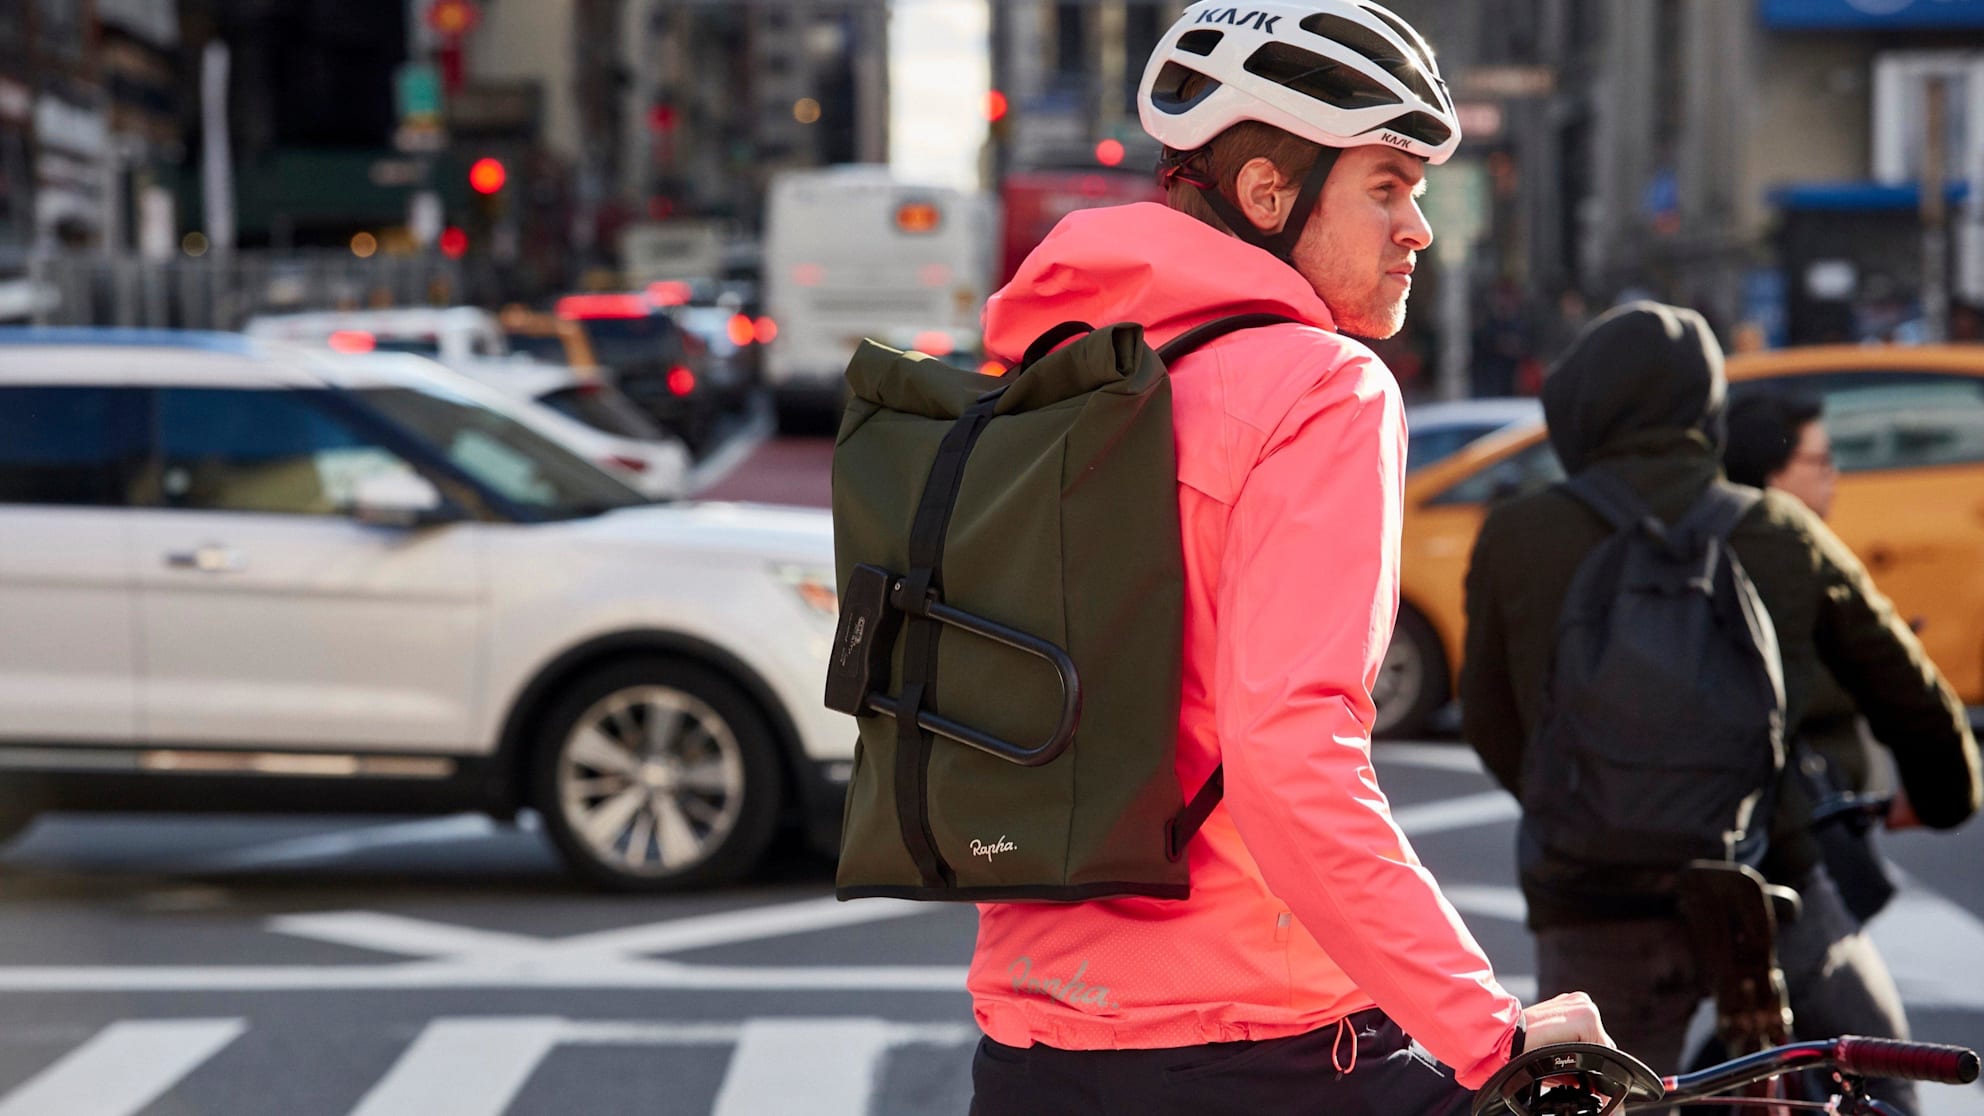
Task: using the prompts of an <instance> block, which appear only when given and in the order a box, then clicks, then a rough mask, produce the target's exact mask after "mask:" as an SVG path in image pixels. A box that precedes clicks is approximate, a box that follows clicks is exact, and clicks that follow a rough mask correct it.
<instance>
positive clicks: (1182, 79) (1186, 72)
mask: <svg viewBox="0 0 1984 1116" xmlns="http://www.w3.org/2000/svg"><path fill="white" fill-rule="evenodd" d="M1219 85H1220V83H1219V79H1217V78H1214V77H1210V76H1208V75H1206V74H1202V73H1200V72H1199V71H1197V70H1194V69H1192V68H1191V67H1190V66H1186V65H1184V64H1182V63H1179V62H1166V63H1165V64H1164V67H1163V68H1162V69H1160V70H1158V72H1157V77H1156V79H1155V80H1154V81H1152V82H1151V89H1150V103H1151V105H1152V106H1153V107H1155V108H1156V109H1157V110H1158V111H1160V112H1168V113H1171V114H1173V115H1177V114H1179V113H1183V112H1189V111H1190V110H1191V109H1192V107H1193V106H1194V105H1197V104H1198V103H1199V102H1200V101H1203V100H1205V99H1206V98H1207V97H1210V96H1212V95H1213V94H1214V93H1216V92H1218V91H1219ZM1188 89H1189V90H1190V91H1191V92H1190V93H1189V94H1188V93H1187V92H1186V90H1188Z"/></svg>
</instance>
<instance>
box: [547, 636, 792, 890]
mask: <svg viewBox="0 0 1984 1116" xmlns="http://www.w3.org/2000/svg"><path fill="white" fill-rule="evenodd" d="M774 747H775V745H774V743H773V740H772V735H771V731H770V730H769V729H768V728H767V727H766V725H765V719H764V717H763V715H762V714H760V713H759V712H758V710H757V707H756V706H755V705H753V704H752V702H751V701H750V700H749V699H748V698H746V697H744V695H743V694H741V693H739V692H738V691H737V689H736V687H734V686H732V685H731V684H730V683H728V682H727V681H725V680H724V679H723V678H721V677H719V676H717V675H716V674H713V673H711V672H710V671H708V670H705V669H703V668H700V667H697V666H694V665H692V664H689V663H684V662H680V661H676V660H670V659H641V660H635V661H631V662H625V663H620V664H617V665H615V666H612V667H609V668H607V669H605V670H603V671H601V672H599V673H598V674H595V675H593V676H592V677H590V678H588V679H586V680H584V681H582V682H580V683H579V684H578V685H577V686H574V687H573V688H572V689H571V690H570V691H569V692H567V693H566V694H565V695H564V697H562V698H561V699H560V700H559V701H558V703H557V704H556V705H555V706H554V707H553V708H552V710H551V712H550V715H549V716H548V717H547V718H546V720H545V726H544V734H543V736H542V737H541V738H540V739H539V741H538V747H537V751H536V755H535V757H534V760H533V765H532V772H531V795H532V804H533V805H535V806H536V808H537V810H538V812H539V813H540V814H542V815H543V817H544V821H545V828H546V829H547V830H548V831H549V832H550V834H551V839H552V841H553V842H554V843H555V844H556V845H557V846H558V851H559V852H560V853H561V854H562V855H563V856H564V858H565V861H566V863H567V864H569V865H570V866H571V868H572V869H573V871H575V872H576V873H578V874H579V875H581V876H583V877H585V878H586V879H588V880H590V881H592V882H594V883H597V884H601V885H604V886H607V887H611V888H617V889H621V890H629V891H663V890H669V889H674V888H686V887H695V886H698V885H704V884H712V883H720V882H725V881H729V880H734V879H737V878H738V877H741V876H743V875H744V874H746V873H747V872H749V871H750V870H751V869H752V868H753V867H754V866H755V865H756V864H757V862H758V859H759V857H760V856H762V855H763V853H764V851H765V846H766V845H767V844H768V843H770V841H771V838H772V834H773V830H774V828H775V827H776V825H777V821H778V811H779V796H780V791H781V787H780V778H779V764H778V757H777V754H776V753H775V752H774V750H773V749H774Z"/></svg>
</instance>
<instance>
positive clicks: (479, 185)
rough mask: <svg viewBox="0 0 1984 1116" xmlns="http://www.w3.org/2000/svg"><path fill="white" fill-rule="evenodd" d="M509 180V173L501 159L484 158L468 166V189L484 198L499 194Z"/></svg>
mask: <svg viewBox="0 0 1984 1116" xmlns="http://www.w3.org/2000/svg"><path fill="white" fill-rule="evenodd" d="M509 180H510V172H509V170H508V168H506V167H504V166H503V160H501V159H492V158H488V157H484V158H481V159H477V160H476V161H475V162H474V163H472V164H470V165H469V168H468V185H469V189H471V190H474V191H475V192H476V193H478V194H481V195H483V196H485V197H487V196H490V195H493V194H497V193H500V192H501V191H502V189H503V184H504V183H506V182H508V181H509Z"/></svg>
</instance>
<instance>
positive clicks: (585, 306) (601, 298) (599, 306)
mask: <svg viewBox="0 0 1984 1116" xmlns="http://www.w3.org/2000/svg"><path fill="white" fill-rule="evenodd" d="M652 312H653V308H652V307H650V306H649V305H648V302H647V299H645V298H642V297H641V296H640V295H631V294H582V295H566V296H565V297H564V298H561V299H559V300H558V316H559V317H561V318H564V319H566V320H568V321H583V320H584V319H586V318H645V317H647V316H648V315H649V314H650V313H652Z"/></svg>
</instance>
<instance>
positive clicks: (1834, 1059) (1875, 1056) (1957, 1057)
mask: <svg viewBox="0 0 1984 1116" xmlns="http://www.w3.org/2000/svg"><path fill="white" fill-rule="evenodd" d="M1828 1068H1830V1069H1836V1070H1838V1071H1839V1072H1840V1073H1843V1074H1848V1075H1850V1076H1853V1077H1901V1078H1907V1079H1909V1080H1911V1081H1934V1082H1939V1083H1941V1084H1945V1085H1968V1084H1970V1083H1971V1082H1973V1081H1975V1080H1977V1071H1978V1062H1977V1053H1976V1051H1973V1050H1967V1049H1965V1048H1963V1047H1961V1046H1944V1045H1942V1044H1940V1043H1933V1042H1899V1041H1896V1040H1894V1039H1874V1038H1861V1037H1859V1036H1857V1035H1845V1036H1842V1037H1840V1038H1836V1039H1830V1040H1827V1041H1824V1042H1794V1043H1790V1044H1788V1045H1785V1046H1777V1047H1772V1048H1771V1049H1769V1050H1765V1051H1761V1052H1759V1053H1756V1054H1751V1055H1749V1056H1747V1057H1743V1058H1736V1059H1733V1060H1731V1061H1727V1062H1724V1063H1722V1064H1721V1065H1718V1066H1710V1067H1709V1068H1707V1069H1705V1070H1701V1071H1700V1072H1697V1073H1688V1074H1681V1075H1680V1076H1677V1077H1663V1078H1661V1079H1660V1084H1661V1087H1662V1089H1663V1090H1665V1095H1664V1096H1663V1097H1662V1098H1661V1099H1660V1101H1659V1102H1658V1103H1659V1104H1660V1105H1668V1104H1673V1103H1675V1102H1677V1101H1688V1100H1702V1099H1706V1098H1709V1097H1714V1096H1718V1095H1720V1094H1721V1093H1724V1092H1726V1091H1727V1090H1730V1089H1735V1088H1739V1087H1741V1086H1744V1085H1748V1084H1751V1083H1752V1082H1756V1081H1762V1080H1764V1079H1765V1078H1768V1077H1775V1076H1777V1075H1779V1074H1782V1073H1788V1072H1791V1071H1793V1070H1801V1069H1828Z"/></svg>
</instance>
